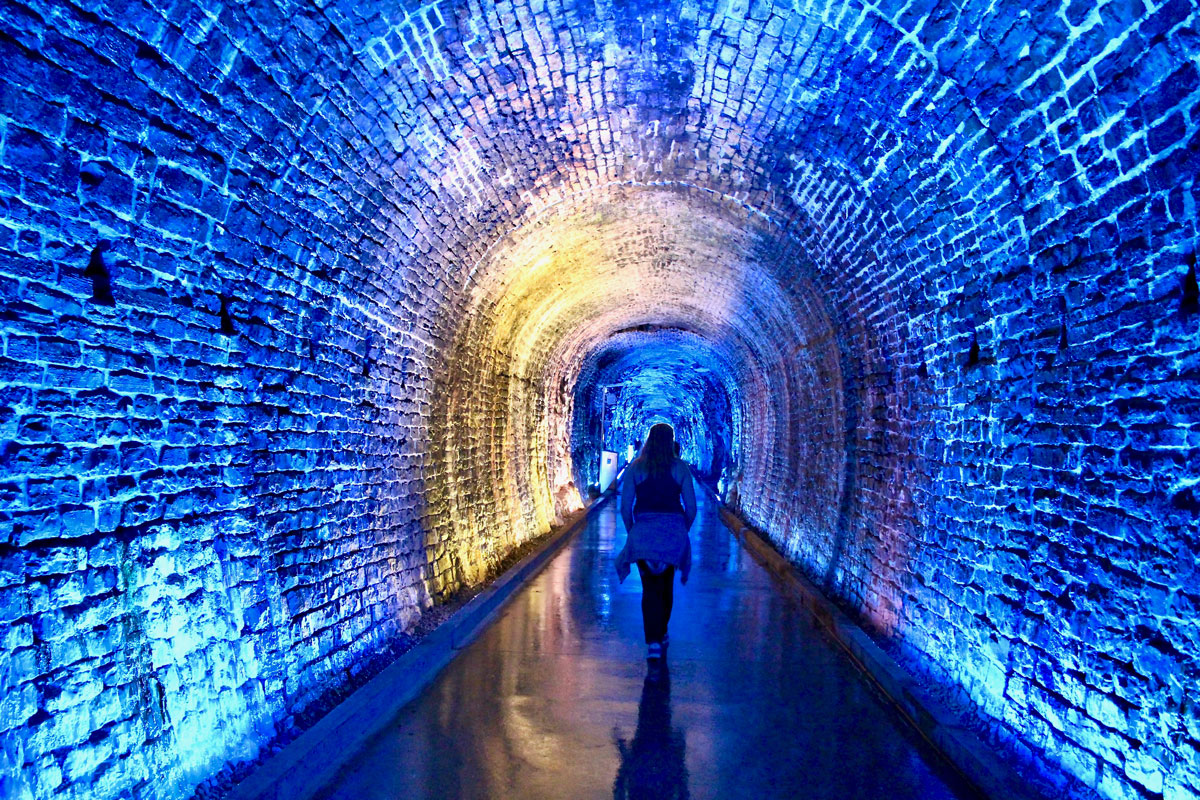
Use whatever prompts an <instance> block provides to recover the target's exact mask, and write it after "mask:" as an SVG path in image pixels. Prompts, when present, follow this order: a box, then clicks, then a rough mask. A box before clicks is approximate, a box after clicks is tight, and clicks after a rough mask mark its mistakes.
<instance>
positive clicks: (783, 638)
mask: <svg viewBox="0 0 1200 800" xmlns="http://www.w3.org/2000/svg"><path fill="white" fill-rule="evenodd" d="M698 499H699V501H700V505H701V508H700V516H699V517H698V518H697V520H696V523H695V525H694V526H693V528H692V534H691V535H692V544H693V548H694V549H693V559H694V563H693V570H692V576H691V580H690V581H689V582H688V585H687V586H684V587H681V586H679V584H678V582H677V583H676V588H675V609H674V613H673V615H672V618H671V625H670V638H671V644H670V648H669V650H668V655H667V658H666V659H665V661H664V662H662V663H661V664H659V665H657V666H656V662H648V661H647V660H646V659H645V653H646V649H645V644H644V643H643V641H642V628H641V607H640V597H641V585H640V583H639V580H638V575H637V570H634V572H633V574H632V575H631V576H630V577H629V578H628V579H627V580H626V581H625V583H624V584H619V583H618V582H617V577H616V573H615V571H614V569H613V558H614V556H615V555H616V553H617V551H618V550H619V549H620V548H621V546H622V544H624V539H625V532H624V526H623V525H622V524H621V522H620V521H619V518H618V515H617V511H616V504H615V503H609V504H607V506H606V507H605V508H603V509H601V510H600V511H599V512H598V513H596V514H594V515H593V516H592V518H591V519H590V520H589V524H588V527H587V529H586V530H585V531H583V532H581V533H580V534H578V536H577V537H576V539H575V540H574V541H573V542H571V543H570V544H569V545H568V546H567V547H566V548H565V549H564V550H563V551H562V552H561V553H559V554H558V555H557V556H556V557H555V558H554V560H553V561H552V562H551V563H550V564H549V565H548V566H547V568H546V569H545V570H544V571H543V572H542V573H541V574H540V575H538V576H537V578H535V579H534V580H533V581H531V582H530V584H529V585H528V586H526V587H524V588H523V589H521V590H520V591H519V593H518V594H517V595H516V596H515V597H514V598H513V600H512V602H511V604H510V605H509V606H508V607H507V608H506V609H505V611H504V612H503V614H502V616H501V618H500V619H499V620H498V621H497V622H496V623H495V624H494V625H493V626H492V627H490V628H489V629H488V630H487V631H485V632H484V633H483V634H482V635H481V636H480V637H479V638H478V639H477V640H476V641H475V642H473V643H472V644H471V645H469V646H468V647H467V648H466V649H465V650H464V651H463V652H462V653H461V654H460V655H459V656H458V657H457V658H456V659H455V660H454V661H453V662H452V663H451V664H450V666H449V667H447V668H446V670H445V671H444V672H443V673H442V675H440V676H439V677H438V679H437V681H436V682H435V683H434V684H433V685H432V686H431V687H430V689H429V690H428V691H427V692H425V694H423V695H422V696H421V697H420V698H418V699H417V700H416V701H414V702H413V703H411V704H409V705H408V706H406V707H405V708H404V709H403V710H402V711H401V712H400V713H399V714H398V715H397V716H396V718H395V719H394V721H393V722H392V724H391V725H390V726H389V727H387V728H386V729H384V731H383V732H382V733H381V734H379V735H378V736H376V737H375V738H374V739H373V740H371V741H370V742H369V743H368V744H367V745H366V746H365V747H364V748H363V750H362V751H361V752H359V753H357V754H356V755H355V756H354V757H353V759H352V760H351V761H350V762H349V763H348V764H347V765H346V767H344V768H343V769H342V770H341V772H340V773H339V775H338V777H337V778H336V779H335V780H334V781H333V782H332V783H330V784H329V785H328V786H325V787H322V789H321V791H320V792H319V793H318V795H317V796H318V797H320V798H323V799H324V800H335V799H336V800H351V799H353V800H364V799H365V798H405V799H406V800H408V799H409V798H523V799H524V798H529V799H530V800H535V799H538V798H572V799H573V800H574V799H575V798H581V799H582V798H697V799H699V798H742V797H745V798H774V797H781V798H782V797H786V798H805V799H806V800H824V799H825V798H830V799H832V798H838V800H847V799H849V798H887V799H888V800H893V799H894V800H902V799H903V798H920V799H921V800H939V799H940V798H967V797H971V795H970V793H969V791H968V790H967V789H966V788H965V787H963V786H962V785H961V784H960V783H959V782H958V781H957V780H956V778H955V776H954V774H953V773H951V772H950V771H949V770H948V769H946V768H945V767H944V765H942V763H941V762H940V761H939V760H938V758H937V757H936V756H935V755H933V754H932V753H930V752H928V751H927V750H926V748H925V747H924V746H923V744H922V743H921V742H920V740H919V739H918V738H917V737H916V736H915V735H914V734H913V733H912V732H911V731H910V729H909V728H908V727H907V726H906V725H905V724H904V723H903V722H902V721H900V720H899V719H897V718H896V717H895V715H894V712H892V711H891V710H890V709H889V708H888V707H887V706H886V705H885V704H884V703H883V701H881V700H880V699H878V698H877V697H876V696H875V694H874V693H873V692H872V690H871V689H869V688H868V686H867V685H866V684H865V683H864V681H863V679H862V678H861V677H860V676H859V674H858V673H857V672H856V671H855V670H854V669H853V668H852V667H851V666H850V664H849V663H848V662H847V661H846V659H845V657H844V656H843V655H842V654H841V652H840V651H838V650H836V649H835V647H834V646H833V645H832V644H830V643H829V642H828V641H827V640H826V639H824V638H823V637H822V636H821V634H820V633H819V632H818V631H817V630H816V629H815V628H814V626H813V623H812V621H811V619H810V618H809V616H808V615H807V614H806V612H805V611H804V610H803V609H802V608H801V607H800V606H799V605H798V603H797V602H796V601H795V600H794V599H792V598H791V597H790V596H789V595H788V594H786V593H785V592H784V591H782V590H781V589H780V587H779V586H778V585H777V584H776V583H775V579H774V578H773V577H772V576H770V575H769V574H768V573H767V572H766V570H764V569H763V568H762V567H761V566H759V565H758V564H757V563H756V562H755V561H753V559H752V558H751V557H750V555H749V554H748V553H746V551H745V550H744V549H742V547H741V546H740V545H739V544H738V542H737V540H736V539H735V538H734V537H733V536H732V534H730V532H729V530H728V529H727V528H726V527H725V526H724V525H722V524H721V522H720V520H719V518H718V517H717V514H716V508H715V507H714V504H713V502H712V501H711V500H710V499H709V498H707V497H700V498H698Z"/></svg>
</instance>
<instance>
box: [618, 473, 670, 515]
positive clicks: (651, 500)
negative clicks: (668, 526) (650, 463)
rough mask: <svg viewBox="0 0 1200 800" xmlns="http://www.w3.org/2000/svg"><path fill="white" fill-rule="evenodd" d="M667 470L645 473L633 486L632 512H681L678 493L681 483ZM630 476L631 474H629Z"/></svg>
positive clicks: (635, 513) (636, 513)
mask: <svg viewBox="0 0 1200 800" xmlns="http://www.w3.org/2000/svg"><path fill="white" fill-rule="evenodd" d="M671 472H672V471H671V470H667V471H666V472H664V473H662V474H661V475H647V476H646V477H645V478H642V482H641V483H635V484H634V486H633V491H634V501H633V514H634V516H635V517H636V516H637V515H638V514H682V513H683V503H681V502H680V500H679V493H680V492H681V491H682V490H683V485H682V484H680V483H679V481H677V480H675V476H674V475H672V474H671ZM630 477H632V476H630Z"/></svg>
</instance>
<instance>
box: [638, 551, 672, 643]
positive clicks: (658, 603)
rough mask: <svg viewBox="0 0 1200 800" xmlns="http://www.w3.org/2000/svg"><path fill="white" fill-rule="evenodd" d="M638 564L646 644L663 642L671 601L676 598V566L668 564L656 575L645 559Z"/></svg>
mask: <svg viewBox="0 0 1200 800" xmlns="http://www.w3.org/2000/svg"><path fill="white" fill-rule="evenodd" d="M637 566H638V573H639V574H640V575H641V576H642V627H643V628H644V629H645V631H646V644H650V643H651V642H661V641H662V640H663V637H664V636H666V635H667V622H668V621H670V619H671V602H672V601H673V600H674V599H675V567H674V566H668V567H667V568H666V569H664V570H663V571H662V572H660V573H659V574H658V575H655V574H654V573H653V572H651V571H650V568H649V567H647V566H646V562H645V561H639V562H637Z"/></svg>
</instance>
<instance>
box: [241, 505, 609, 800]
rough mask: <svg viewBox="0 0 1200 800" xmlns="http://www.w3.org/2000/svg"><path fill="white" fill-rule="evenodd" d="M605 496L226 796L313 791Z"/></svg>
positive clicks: (298, 796)
mask: <svg viewBox="0 0 1200 800" xmlns="http://www.w3.org/2000/svg"><path fill="white" fill-rule="evenodd" d="M607 500H608V497H607V496H605V497H601V498H600V499H599V500H597V501H596V502H594V503H593V504H592V505H591V506H590V507H589V508H588V509H587V511H586V512H583V513H580V514H579V515H578V516H576V517H575V518H574V519H572V520H570V521H569V522H568V523H567V524H565V525H564V526H563V527H562V529H561V530H560V531H559V532H557V533H556V534H555V535H554V536H552V537H550V538H549V539H548V540H547V541H546V542H545V543H544V544H543V545H542V546H541V547H540V548H538V550H536V551H535V552H533V553H530V554H529V555H528V556H526V557H525V558H524V559H522V560H521V561H520V562H518V563H517V564H516V565H515V566H513V567H512V568H510V569H509V570H508V571H506V572H505V573H503V574H502V575H500V577H498V578H497V579H496V580H495V581H494V582H493V583H492V584H491V585H490V586H488V587H487V588H485V589H484V590H483V591H481V592H480V593H479V594H478V595H476V596H475V597H473V598H471V600H470V602H468V603H467V604H466V605H464V606H463V607H462V608H460V609H459V610H458V611H456V612H454V614H453V615H452V616H451V617H450V618H449V619H447V620H446V621H445V622H443V623H442V624H441V625H439V626H438V627H437V628H436V629H435V630H433V631H432V632H430V633H429V634H428V635H426V636H425V637H424V638H423V639H421V641H420V642H418V643H417V644H416V645H415V646H414V647H413V648H412V649H411V650H409V651H408V652H407V653H405V654H404V655H402V656H400V658H398V659H396V661H395V662H394V663H392V664H391V665H389V666H388V667H387V668H385V669H384V670H383V671H382V672H380V673H379V674H378V675H376V676H375V677H374V678H372V679H371V680H370V681H369V682H368V683H367V684H366V685H364V686H362V687H361V688H360V689H358V690H357V691H355V692H354V693H353V694H351V695H350V696H349V697H347V698H346V699H345V700H344V701H342V702H341V703H340V704H338V705H337V706H336V707H335V708H334V709H333V710H332V711H330V712H329V713H328V714H326V715H325V716H324V717H322V718H321V719H320V721H318V722H317V723H316V724H315V725H313V726H312V727H311V728H309V729H308V730H306V731H305V732H304V733H302V734H300V735H299V736H298V737H297V738H296V739H295V740H294V741H292V742H291V743H290V744H288V745H287V746H286V747H284V748H283V749H282V750H280V751H279V752H278V753H276V754H275V755H274V756H271V757H270V758H269V759H268V760H267V761H266V762H265V763H263V764H262V765H261V766H260V767H258V769H256V770H255V771H254V772H252V773H250V775H248V776H247V777H246V779H245V780H243V781H242V782H241V783H238V784H237V785H236V786H234V787H233V789H231V790H230V792H229V793H228V794H227V795H225V797H226V800H306V799H307V798H309V797H311V796H312V795H313V794H315V793H316V791H317V790H318V789H320V788H321V787H323V786H324V785H325V784H326V783H328V782H329V781H330V780H331V779H332V778H333V777H334V776H335V775H336V774H337V772H338V770H339V769H341V768H342V766H343V765H344V764H345V763H346V762H347V761H349V760H350V758H351V757H352V756H353V755H354V754H355V753H356V752H358V749H359V745H361V744H362V743H363V742H365V741H366V740H367V739H369V738H370V737H371V736H373V735H374V734H376V733H377V732H378V731H380V730H381V729H383V728H385V727H386V726H387V725H388V723H389V722H391V720H392V718H393V717H394V716H395V715H396V713H397V712H399V711H400V709H401V708H403V707H404V706H405V705H407V704H408V703H409V702H410V701H411V700H413V699H414V698H415V697H416V696H417V695H419V694H420V693H421V692H422V691H423V690H424V689H425V687H427V686H428V685H429V684H430V683H432V682H433V680H434V679H435V678H436V677H437V676H438V674H439V673H440V672H441V671H442V670H443V669H444V668H445V667H446V665H448V664H449V663H450V662H451V661H453V660H454V657H455V656H456V655H457V654H458V651H459V650H461V649H462V648H464V647H466V646H467V645H468V644H470V643H471V642H472V641H473V640H474V639H475V638H476V637H478V636H479V634H480V633H482V632H483V631H484V630H485V629H486V628H487V626H488V625H489V624H490V623H491V622H492V621H493V620H495V619H496V617H498V616H499V615H500V612H501V611H502V610H503V608H504V606H505V605H506V603H507V601H508V600H510V599H511V598H512V596H513V595H514V594H515V593H516V591H517V590H518V589H520V588H521V587H522V586H524V585H525V584H526V583H527V582H528V581H529V580H530V579H531V578H533V577H534V576H535V575H537V573H538V572H540V571H541V570H542V568H543V567H545V566H546V564H548V563H549V561H550V559H551V558H553V557H554V556H555V555H556V554H557V553H558V551H559V550H561V549H562V548H563V546H564V545H566V544H567V542H569V541H570V540H571V539H572V538H574V536H575V534H576V533H578V532H579V531H580V530H581V529H583V527H584V526H585V525H586V523H587V520H588V518H589V517H591V516H592V514H594V513H595V512H596V511H598V510H599V509H600V508H601V507H603V506H604V504H605V503H606V502H607Z"/></svg>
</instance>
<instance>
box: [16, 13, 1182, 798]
mask: <svg viewBox="0 0 1200 800" xmlns="http://www.w3.org/2000/svg"><path fill="white" fill-rule="evenodd" d="M0 53H2V55H0V59H2V62H3V64H4V68H3V69H2V70H0V197H2V198H3V203H2V205H0V290H2V293H3V304H4V310H3V317H2V318H0V335H2V336H3V342H4V350H3V358H2V359H0V364H2V369H0V426H2V429H3V451H2V455H0V498H2V499H3V503H0V612H2V613H3V616H4V625H3V628H4V630H5V633H4V647H3V648H2V650H0V689H2V692H0V696H2V698H3V699H2V701H0V702H2V704H3V714H2V724H0V789H2V790H3V791H0V794H3V795H4V796H5V797H13V798H38V799H39V800H40V799H41V798H50V797H56V798H57V797H63V798H67V797H70V798H126V797H138V798H187V797H190V796H192V794H193V792H195V791H196V790H197V787H201V786H203V785H205V782H206V781H211V779H212V778H213V776H214V775H217V774H218V773H220V772H221V771H222V770H228V769H229V765H231V764H237V763H239V762H244V761H248V760H253V759H255V758H257V757H259V755H260V753H261V751H262V750H263V749H264V748H267V747H268V746H270V745H271V743H272V742H276V741H278V740H279V737H280V736H281V735H286V734H288V732H293V731H296V730H299V729H300V728H303V727H304V726H305V725H306V724H310V722H311V719H312V718H313V716H314V714H317V713H319V711H314V709H318V710H319V709H321V708H323V707H327V706H328V704H329V702H330V698H337V697H340V696H341V695H340V694H339V692H344V691H345V690H346V689H347V687H350V686H353V685H354V684H355V681H356V680H359V679H360V678H362V677H363V676H366V675H370V674H373V673H374V672H376V671H377V670H378V669H379V668H380V665H381V664H385V663H387V662H388V660H389V659H390V658H391V657H393V656H394V654H395V653H396V652H398V651H399V650H402V649H403V648H404V647H405V646H406V642H408V641H409V640H410V639H411V637H412V636H413V632H414V630H416V628H417V627H418V626H419V625H420V623H421V621H422V620H423V619H426V618H427V617H429V616H430V615H431V613H433V612H435V611H436V610H437V609H438V608H441V607H443V606H444V605H445V604H447V603H450V602H452V601H453V600H454V598H456V597H460V596H462V594H463V593H464V592H467V593H469V592H471V591H474V590H476V589H477V588H478V587H480V586H482V585H484V584H486V582H488V581H489V580H491V579H493V578H495V577H496V576H497V575H498V574H500V573H501V572H502V571H503V569H504V568H505V567H506V566H507V565H508V564H509V563H510V561H511V558H512V556H513V554H515V553H518V552H520V551H521V548H523V547H526V546H527V545H528V544H529V543H531V542H533V541H535V540H538V539H539V537H542V536H544V535H545V534H547V533H549V532H550V531H552V530H554V529H557V528H558V527H559V526H561V525H563V524H564V522H566V521H567V520H568V519H570V518H572V515H575V514H578V513H579V512H580V510H581V509H583V508H584V507H585V506H589V505H591V504H594V503H596V502H599V499H601V498H602V496H601V494H600V488H601V487H600V486H599V483H600V480H599V474H598V465H599V459H600V456H601V454H602V452H604V451H606V450H607V451H611V452H614V453H617V454H618V455H619V457H620V458H621V459H622V461H624V460H625V459H627V458H628V453H629V448H630V447H634V448H636V447H637V446H638V445H639V444H640V440H641V439H642V437H644V435H645V429H646V428H647V427H648V426H649V425H650V424H653V423H655V422H663V421H666V422H669V423H671V424H672V425H674V426H675V428H676V430H677V432H678V440H679V443H680V445H681V451H682V454H683V456H684V457H685V458H686V460H687V461H688V462H689V463H691V464H692V465H693V469H694V471H695V475H696V480H697V483H698V484H703V485H704V486H705V487H707V489H705V491H710V492H713V493H714V497H716V498H717V499H718V500H719V501H720V502H721V503H723V504H724V505H725V506H726V507H727V508H728V509H730V510H731V512H733V513H736V514H737V515H739V516H740V517H741V518H742V519H744V520H745V522H746V523H747V524H748V525H751V526H753V527H754V528H755V529H757V530H759V531H761V532H762V533H763V535H764V536H765V537H766V538H767V539H769V541H770V542H771V543H772V545H773V546H774V548H775V549H776V550H778V552H779V553H780V554H782V555H783V556H784V557H786V559H787V560H788V561H789V562H790V563H791V564H792V565H794V566H795V568H796V569H798V570H799V571H800V572H801V573H803V574H804V575H806V576H807V577H808V578H809V579H811V580H812V581H813V582H814V584H816V585H818V586H819V587H820V588H821V590H822V591H823V592H824V593H825V594H826V595H827V596H828V597H829V598H830V599H831V600H832V601H833V602H834V603H835V604H837V606H838V607H839V608H841V609H842V610H844V611H845V613H847V614H849V615H850V616H851V617H852V618H853V619H854V620H855V621H856V623H857V624H858V625H860V626H861V627H862V629H863V630H864V631H866V632H867V633H868V634H869V635H870V636H871V637H872V639H873V640H874V641H876V642H877V643H879V645H880V646H881V647H883V648H884V649H885V650H886V651H887V652H889V653H890V654H892V655H893V656H894V658H895V659H896V660H897V663H899V664H900V665H902V666H903V668H904V669H906V670H908V671H910V672H911V673H912V674H913V675H915V676H918V678H919V679H920V680H921V681H923V682H924V683H925V684H926V685H927V686H929V687H931V690H932V691H934V692H935V693H937V694H939V695H942V696H944V697H946V698H947V701H948V702H951V703H953V704H955V706H956V707H957V708H960V709H963V710H964V713H966V714H968V716H969V717H970V719H971V720H973V724H975V725H977V727H978V728H979V730H981V731H983V732H984V735H985V737H986V741H987V742H988V743H989V746H991V747H993V748H995V750H996V751H997V752H999V753H1001V754H1003V756H1004V758H1005V759H1007V760H1008V761H1010V762H1011V763H1014V764H1018V765H1020V766H1021V767H1022V768H1023V769H1026V770H1028V771H1030V772H1031V773H1039V774H1043V775H1045V776H1050V778H1049V779H1050V780H1051V781H1052V782H1055V781H1057V783H1056V784H1055V785H1057V786H1059V787H1060V789H1061V791H1062V792H1063V794H1062V795H1060V796H1073V797H1074V796H1078V797H1091V796H1101V797H1104V798H1120V799H1121V800H1125V799H1126V798H1130V799H1133V798H1140V799H1143V800H1149V799H1152V798H1169V799H1170V800H1186V799H1187V798H1197V797H1200V711H1198V710H1197V705H1196V701H1195V697H1194V687H1195V685H1196V681H1197V679H1198V678H1200V631H1198V629H1197V627H1196V616H1195V615H1196V606H1197V602H1198V599H1200V572H1198V571H1197V559H1198V557H1200V537H1198V534H1197V530H1198V528H1197V503H1196V485H1197V482H1198V481H1200V401H1198V397H1200V395H1198V394H1197V387H1198V386H1200V357H1198V353H1200V347H1198V342H1200V333H1198V330H1200V328H1198V326H1200V313H1198V312H1200V300H1198V298H1200V292H1198V290H1197V279H1196V255H1195V253H1196V241H1197V235H1198V234H1197V210H1196V202H1197V185H1196V180H1195V178H1196V174H1197V171H1198V170H1200V133H1198V129H1200V89H1198V73H1197V69H1198V63H1200V35H1198V34H1197V12H1196V8H1195V7H1194V5H1193V4H1192V3H1190V2H1189V1H1188V0H1165V2H1157V1H1155V2H1151V1H1150V0H1108V2H1103V0H1096V2H1082V1H1081V0H1070V1H1064V2H1055V3H1045V2H1036V0H1035V2H1033V3H1032V4H1031V3H1020V4H1017V3H986V2H977V1H976V0H905V1H902V0H881V1H880V2H874V3H868V2H864V1H863V0H665V2H649V1H648V0H646V1H643V0H496V2H491V1H490V0H442V1H440V2H430V3H426V4H423V5H418V4H417V3H415V2H407V0H391V2H379V1H378V0H321V1H320V2H317V1H316V0H287V1H286V2H284V1H282V0H281V1H280V2H266V1H265V0H250V1H249V2H245V3H242V2H223V1H222V0H171V1H170V2H167V1H165V0H106V2H103V3H97V2H91V1H90V0H82V2H75V1H74V0H12V1H11V2H9V3H6V4H5V5H4V6H3V8H2V9H0ZM1189 686H1190V687H1192V688H1191V689H1189V688H1188V687H1189Z"/></svg>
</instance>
